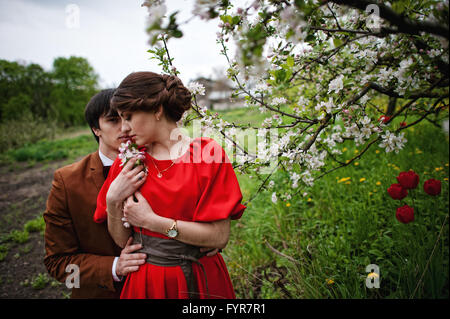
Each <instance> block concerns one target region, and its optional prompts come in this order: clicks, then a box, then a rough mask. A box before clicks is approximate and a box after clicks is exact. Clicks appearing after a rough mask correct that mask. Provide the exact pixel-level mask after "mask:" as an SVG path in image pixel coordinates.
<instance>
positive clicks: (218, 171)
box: [193, 139, 247, 222]
mask: <svg viewBox="0 0 450 319" xmlns="http://www.w3.org/2000/svg"><path fill="white" fill-rule="evenodd" d="M211 143H212V144H211ZM202 144H203V143H202ZM205 147H206V148H207V149H206V151H205ZM214 150H215V152H219V153H220V156H214V155H213V156H212V157H211V158H213V161H212V162H210V163H208V162H205V161H204V160H205V154H209V153H210V152H214ZM202 157H203V160H202V162H201V163H200V164H198V165H199V166H198V169H199V175H200V176H199V177H200V188H201V196H200V199H199V201H198V203H197V206H196V209H195V212H194V216H193V221H201V222H211V221H216V220H221V219H227V218H229V217H231V219H239V218H241V216H242V214H243V213H244V210H245V209H246V208H247V207H245V206H244V205H242V204H241V201H242V193H241V189H240V187H239V183H238V180H237V177H236V174H235V172H234V170H233V166H232V165H231V163H230V160H229V159H228V156H227V154H226V153H225V150H224V149H223V148H222V147H221V146H220V145H219V144H218V143H217V142H215V141H214V140H211V139H210V140H209V142H208V143H207V145H206V146H203V145H202ZM214 159H215V160H214ZM217 159H220V160H217ZM194 165H195V164H194Z"/></svg>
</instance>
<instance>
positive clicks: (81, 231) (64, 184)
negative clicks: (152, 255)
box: [44, 151, 121, 299]
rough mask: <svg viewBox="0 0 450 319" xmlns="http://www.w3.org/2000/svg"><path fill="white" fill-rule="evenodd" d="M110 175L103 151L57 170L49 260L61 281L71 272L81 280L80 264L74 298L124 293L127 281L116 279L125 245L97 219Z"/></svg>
mask: <svg viewBox="0 0 450 319" xmlns="http://www.w3.org/2000/svg"><path fill="white" fill-rule="evenodd" d="M104 181H105V178H104V177H103V164H102V161H101V160H100V157H99V154H98V151H97V152H95V153H92V154H89V155H87V156H86V157H84V158H83V159H82V160H80V161H79V162H76V163H74V164H71V165H68V166H65V167H63V168H60V169H58V170H56V171H55V173H54V179H53V183H52V188H51V190H50V194H49V197H48V200H47V209H46V211H45V213H44V219H45V223H46V228H45V251H46V255H45V257H44V264H45V266H46V267H47V270H48V272H49V274H50V275H51V276H52V277H54V278H55V279H56V280H58V281H60V282H63V283H66V278H67V276H68V275H71V277H69V278H68V282H70V283H71V284H72V285H76V279H75V276H76V269H79V288H75V287H74V286H72V287H73V288H72V298H105V299H106V298H118V297H119V295H120V289H121V284H120V283H119V284H117V283H115V282H114V280H113V277H112V264H113V261H114V257H116V256H119V255H120V251H121V249H120V248H119V247H118V246H117V245H116V244H115V243H114V241H113V239H112V238H111V236H110V235H109V233H108V229H107V225H106V223H102V224H98V223H95V222H94V221H93V214H94V212H95V207H96V202H97V194H98V192H99V191H100V188H101V187H102V185H103V183H104ZM71 264H72V265H71ZM69 265H71V266H69ZM73 265H75V266H73ZM68 266H69V267H68ZM66 267H68V268H67V270H66Z"/></svg>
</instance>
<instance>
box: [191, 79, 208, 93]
mask: <svg viewBox="0 0 450 319" xmlns="http://www.w3.org/2000/svg"><path fill="white" fill-rule="evenodd" d="M187 89H188V90H189V91H190V92H191V93H192V94H194V95H205V86H204V85H203V84H201V83H199V82H195V81H192V82H190V83H189V84H188V85H187Z"/></svg>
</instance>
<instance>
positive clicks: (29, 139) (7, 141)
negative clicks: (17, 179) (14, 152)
mask: <svg viewBox="0 0 450 319" xmlns="http://www.w3.org/2000/svg"><path fill="white" fill-rule="evenodd" d="M56 129H57V125H56V122H55V121H47V120H44V119H41V118H36V117H34V116H32V115H31V114H30V113H24V114H23V116H22V117H21V118H20V119H17V120H9V121H6V122H2V123H0V149H1V150H2V151H5V150H8V149H13V148H17V147H21V146H23V145H25V144H31V143H35V142H37V141H39V140H41V139H43V138H47V139H51V138H53V137H54V136H55V133H56Z"/></svg>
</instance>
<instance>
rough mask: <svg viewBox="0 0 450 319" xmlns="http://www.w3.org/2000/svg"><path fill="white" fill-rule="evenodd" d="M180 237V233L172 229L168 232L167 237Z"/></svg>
mask: <svg viewBox="0 0 450 319" xmlns="http://www.w3.org/2000/svg"><path fill="white" fill-rule="evenodd" d="M177 235H178V231H177V230H176V229H170V230H169V231H168V232H167V236H169V237H170V238H175V237H177Z"/></svg>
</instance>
